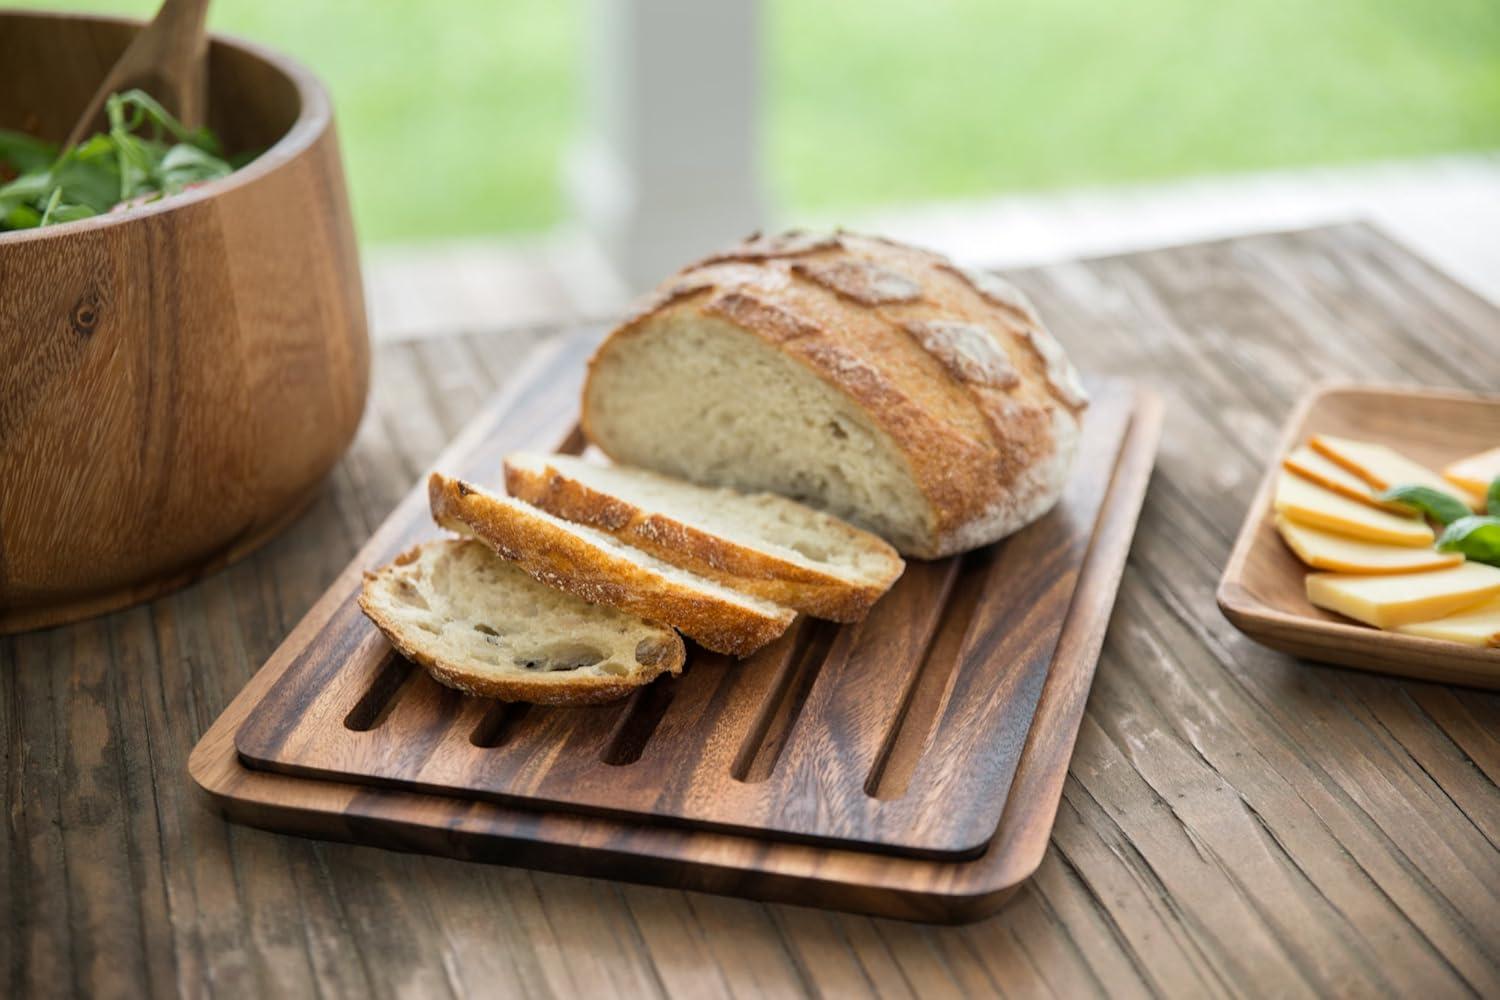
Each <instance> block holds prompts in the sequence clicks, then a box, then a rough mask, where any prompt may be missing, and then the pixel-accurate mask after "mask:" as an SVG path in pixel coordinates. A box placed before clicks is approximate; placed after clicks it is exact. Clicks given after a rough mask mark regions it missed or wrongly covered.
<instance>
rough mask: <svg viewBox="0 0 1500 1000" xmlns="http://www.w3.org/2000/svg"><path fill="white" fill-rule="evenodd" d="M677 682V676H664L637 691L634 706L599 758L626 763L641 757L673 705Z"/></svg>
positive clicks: (612, 734)
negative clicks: (663, 717)
mask: <svg viewBox="0 0 1500 1000" xmlns="http://www.w3.org/2000/svg"><path fill="white" fill-rule="evenodd" d="M677 684H678V679H677V678H676V677H661V678H658V679H657V680H656V681H655V682H653V683H651V684H649V685H647V686H646V688H645V690H643V691H641V692H640V693H639V694H637V695H635V696H634V698H633V699H632V701H631V704H630V708H629V709H628V710H627V711H626V712H625V714H624V715H623V716H622V717H621V718H620V722H619V724H618V725H617V726H616V727H615V731H614V732H613V733H611V734H610V737H609V741H608V742H607V743H605V745H604V752H603V753H601V754H600V755H599V759H600V760H601V761H603V762H604V763H606V764H608V765H610V766H611V767H623V766H625V765H627V764H634V763H635V762H636V761H638V760H640V759H641V754H643V753H645V752H646V744H647V743H649V742H651V736H652V734H653V733H655V732H656V727H657V726H658V725H659V724H660V723H661V720H662V716H664V715H666V714H667V709H668V708H670V707H671V705H672V698H673V697H674V696H675V695H676V694H677Z"/></svg>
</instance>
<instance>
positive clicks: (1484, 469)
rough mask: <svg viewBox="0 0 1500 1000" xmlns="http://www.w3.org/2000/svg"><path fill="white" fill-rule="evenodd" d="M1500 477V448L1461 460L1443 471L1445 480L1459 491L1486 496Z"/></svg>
mask: <svg viewBox="0 0 1500 1000" xmlns="http://www.w3.org/2000/svg"><path fill="white" fill-rule="evenodd" d="M1497 477H1500V448H1491V449H1490V450H1489V451H1481V452H1480V453H1479V454H1477V455H1470V456H1469V457H1468V458H1461V459H1459V460H1458V461H1457V462H1454V463H1453V464H1452V465H1450V466H1448V467H1447V468H1446V469H1444V470H1443V478H1444V479H1446V480H1448V482H1450V483H1452V484H1453V485H1454V486H1457V487H1458V488H1459V489H1464V490H1468V491H1469V492H1470V493H1475V494H1478V495H1479V496H1484V495H1485V494H1486V493H1488V492H1489V489H1490V483H1492V482H1494V481H1495V479H1496V478H1497Z"/></svg>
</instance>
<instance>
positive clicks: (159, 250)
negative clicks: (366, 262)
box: [0, 12, 369, 633]
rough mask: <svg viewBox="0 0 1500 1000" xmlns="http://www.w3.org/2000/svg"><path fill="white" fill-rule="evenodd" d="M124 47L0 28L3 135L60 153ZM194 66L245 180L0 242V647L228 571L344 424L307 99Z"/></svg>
mask: <svg viewBox="0 0 1500 1000" xmlns="http://www.w3.org/2000/svg"><path fill="white" fill-rule="evenodd" d="M133 31H134V28H133V26H132V25H131V24H130V23H128V22H124V21H117V20H110V19H98V18H85V17H72V16H67V15H50V14H25V13H19V12H12V13H5V12H0V67H4V70H3V73H4V76H5V85H4V86H0V127H3V128H12V129H23V130H26V131H29V132H32V133H34V134H36V135H39V136H41V137H43V138H46V139H50V140H53V141H58V140H61V139H62V138H63V136H64V134H65V133H66V132H67V130H68V128H69V126H70V125H71V124H72V123H73V120H74V119H75V118H76V117H77V116H78V114H79V113H80V112H81V111H82V109H83V107H84V104H85V103H86V102H87V101H88V99H89V95H90V93H91V92H92V90H93V88H94V87H95V86H96V85H97V84H99V83H100V82H101V80H102V78H103V77H104V75H105V72H106V71H107V70H108V69H109V68H110V66H111V65H112V63H113V62H114V59H115V57H116V56H118V55H119V54H120V52H121V51H122V50H123V49H124V48H125V46H126V45H127V43H129V42H130V40H131V37H132V33H133ZM207 68H208V75H209V78H210V89H211V93H212V97H213V103H212V107H211V108H210V124H211V125H213V127H214V128H215V129H216V130H217V131H218V133H219V135H220V137H221V138H222V140H223V142H224V143H225V146H226V148H227V149H229V150H231V151H234V152H239V151H256V150H263V152H261V154H260V155H259V156H258V157H257V158H256V159H255V160H254V161H253V162H252V163H250V164H249V165H247V166H245V167H243V168H242V169H240V170H238V171H236V172H235V173H234V174H232V175H230V176H229V177H226V178H223V179H220V180H217V181H213V182H210V183H207V184H204V185H200V186H196V187H194V188H193V189H191V190H189V191H185V192H183V193H181V194H179V195H176V196H173V197H171V198H168V199H163V200H161V201H159V202H155V203H151V204H148V205H144V206H140V207H137V208H134V209H132V210H131V211H129V212H124V213H109V214H105V215H102V216H98V217H95V218H91V219H84V220H81V221H78V222H74V223H69V224H66V225H60V226H52V227H47V228H45V229H36V230H23V231H18V232H5V233H0V443H3V446H0V633H4V632H11V631H19V630H23V629H29V628H38V627H41V626H45V625H52V624H56V623H59V622H63V621H70V620H75V619H78V618H82V617H87V616H89V615H95V614H99V613H101V612H104V611H108V610H111V609H114V608H118V607H121V606H124V605H128V604H131V603H134V602H137V601H141V600H146V599H148V598H150V597H153V596H155V595H157V594H161V593H165V592H166V591H169V590H172V589H175V588H177V587H180V586H182V585H184V584H186V583H190V582H192V581H193V580H196V579H198V578H200V577H202V576H203V575H205V574H206V573H209V572H212V571H214V570H216V569H219V568H222V567H223V566H225V565H227V564H229V563H231V562H233V561H235V560H237V559H239V558H242V557H243V556H244V555H246V554H247V553H249V552H250V551H252V550H254V549H255V548H257V547H258V546H260V545H262V544H264V543H265V542H266V541H267V540H268V539H270V538H271V537H273V536H275V535H276V534H277V533H278V532H280V531H281V530H283V529H284V528H285V527H286V525H287V524H288V523H290V521H291V520H292V519H293V518H294V517H296V516H297V515H298V514H299V513H300V512H301V511H302V510H303V509H305V508H306V507H307V506H308V504H310V503H312V502H313V500H314V491H315V489H316V488H317V486H318V484H319V483H320V482H321V480H322V479H323V477H324V476H325V475H326V474H327V472H328V470H329V469H330V468H331V467H332V466H333V464H334V463H335V462H336V461H337V460H338V458H339V456H340V455H341V454H342V453H343V451H344V449H345V448H346V447H347V446H348V444H349V442H350V441H351V439H352V438H353V437H354V433H355V428H356V427H357V426H358V424H359V420H360V414H361V413H362V411H363V408H364V402H365V394H366V388H367V385H368V380H369V346H368V342H367V339H366V331H365V317H364V305H363V291H362V286H361V282H360V275H359V262H358V258H357V255H356V251H355V246H354V234H353V227H352V223H351V221H350V216H349V208H348V199H347V197H346V195H345V191H344V180H343V174H342V170H341V168H340V165H339V157H338V149H337V142H336V139H335V137H334V131H333V117H332V112H331V110H330V108H329V105H328V98H327V95H326V94H325V92H324V91H323V88H322V86H321V85H320V84H319V83H318V82H317V81H316V80H315V79H314V78H313V77H312V76H311V75H310V74H308V73H307V72H306V71H305V70H303V69H302V68H301V67H299V66H297V65H296V64H294V63H291V62H288V61H286V60H284V59H282V58H281V57H278V56H275V55H273V54H271V53H268V52H265V51H263V50H261V49H259V48H257V47H254V46H248V45H244V44H240V43H231V42H228V41H225V40H222V39H220V40H215V41H214V42H213V44H212V45H211V46H210V48H209V52H208V67H207Z"/></svg>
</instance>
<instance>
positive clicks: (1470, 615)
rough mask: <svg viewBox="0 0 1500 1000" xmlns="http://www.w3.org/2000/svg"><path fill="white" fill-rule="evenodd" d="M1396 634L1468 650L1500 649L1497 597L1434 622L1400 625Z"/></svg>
mask: <svg viewBox="0 0 1500 1000" xmlns="http://www.w3.org/2000/svg"><path fill="white" fill-rule="evenodd" d="M1396 631H1398V632H1405V633H1406V634H1407V635H1420V636H1423V637H1425V638H1428V639H1446V640H1447V641H1449V642H1461V643H1464V644H1465V645H1468V646H1500V597H1495V598H1491V599H1490V600H1488V601H1486V602H1484V603H1483V604H1481V605H1478V606H1477V607H1473V608H1470V609H1469V610H1468V611H1460V612H1459V613H1458V614H1456V615H1449V616H1448V617H1446V618H1439V619H1437V620H1436V621H1430V622H1414V623H1413V624H1411V625H1402V626H1401V627H1400V628H1398V629H1397V630H1396Z"/></svg>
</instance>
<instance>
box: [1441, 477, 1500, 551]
mask: <svg viewBox="0 0 1500 1000" xmlns="http://www.w3.org/2000/svg"><path fill="white" fill-rule="evenodd" d="M1485 508H1486V510H1487V511H1488V514H1485V515H1477V514H1476V515H1470V516H1468V517H1462V518H1459V519H1458V520H1457V521H1454V522H1453V523H1452V524H1450V525H1448V527H1446V528H1444V529H1443V533H1442V534H1441V535H1439V536H1438V540H1437V547H1438V551H1439V552H1462V553H1463V554H1464V558H1465V559H1472V560H1474V561H1475V562H1482V563H1489V564H1490V565H1491V566H1500V477H1496V478H1495V480H1494V481H1493V482H1491V483H1490V488H1489V490H1488V491H1487V493H1486V496H1485Z"/></svg>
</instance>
